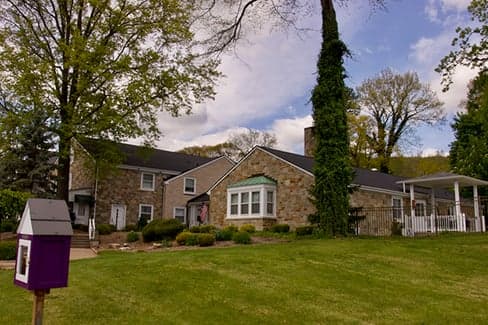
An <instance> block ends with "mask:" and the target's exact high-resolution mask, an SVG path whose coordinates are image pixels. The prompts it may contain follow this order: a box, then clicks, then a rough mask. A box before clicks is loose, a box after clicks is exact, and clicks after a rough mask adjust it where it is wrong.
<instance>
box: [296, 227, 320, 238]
mask: <svg viewBox="0 0 488 325" xmlns="http://www.w3.org/2000/svg"><path fill="white" fill-rule="evenodd" d="M315 228H316V227H315V226H302V227H297V229H296V230H295V232H296V233H297V236H306V235H311V234H313V231H314V229H315Z"/></svg>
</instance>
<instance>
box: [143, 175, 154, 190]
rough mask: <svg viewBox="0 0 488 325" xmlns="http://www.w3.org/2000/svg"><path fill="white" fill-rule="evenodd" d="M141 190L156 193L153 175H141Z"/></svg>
mask: <svg viewBox="0 0 488 325" xmlns="http://www.w3.org/2000/svg"><path fill="white" fill-rule="evenodd" d="M141 190H145V191H154V174H153V173H141Z"/></svg>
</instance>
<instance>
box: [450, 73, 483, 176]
mask: <svg viewBox="0 0 488 325" xmlns="http://www.w3.org/2000/svg"><path fill="white" fill-rule="evenodd" d="M465 108H466V111H465V112H462V113H458V114H457V116H456V118H455V119H454V123H453V125H452V128H453V130H454V136H455V140H454V141H453V142H452V143H451V150H450V151H449V158H450V165H451V167H452V169H453V170H454V171H455V172H457V173H460V174H463V175H469V176H473V177H477V178H481V179H488V70H485V71H483V72H481V73H480V74H479V75H478V76H477V77H476V78H475V79H474V80H473V81H472V82H471V84H470V86H469V92H468V98H467V101H466V105H465Z"/></svg>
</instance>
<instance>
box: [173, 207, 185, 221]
mask: <svg viewBox="0 0 488 325" xmlns="http://www.w3.org/2000/svg"><path fill="white" fill-rule="evenodd" d="M176 209H183V211H184V212H183V219H184V222H183V223H186V207H174V208H173V219H176Z"/></svg>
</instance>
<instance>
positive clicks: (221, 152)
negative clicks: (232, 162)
mask: <svg viewBox="0 0 488 325" xmlns="http://www.w3.org/2000/svg"><path fill="white" fill-rule="evenodd" d="M233 150H234V149H233V146H232V144H230V143H229V142H224V143H219V144H216V145H202V146H191V147H185V148H183V149H181V150H179V151H178V152H181V153H186V154H188V155H195V156H200V157H208V158H214V157H219V156H230V155H231V153H232V151H233Z"/></svg>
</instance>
